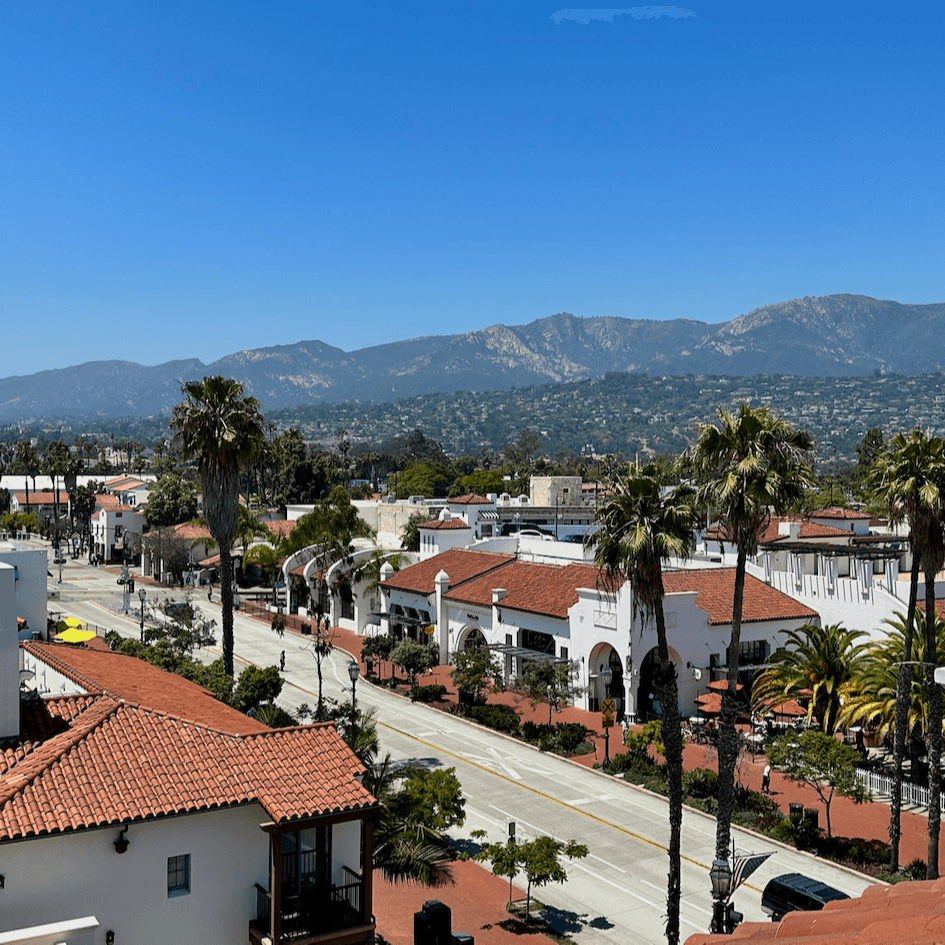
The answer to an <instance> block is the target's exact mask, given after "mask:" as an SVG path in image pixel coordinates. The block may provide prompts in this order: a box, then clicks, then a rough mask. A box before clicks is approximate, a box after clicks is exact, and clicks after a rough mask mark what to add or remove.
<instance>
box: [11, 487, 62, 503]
mask: <svg viewBox="0 0 945 945" xmlns="http://www.w3.org/2000/svg"><path fill="white" fill-rule="evenodd" d="M13 495H14V496H16V501H17V502H18V503H19V504H20V505H26V492H14V493H13ZM55 502H56V493H55V492H33V491H32V490H30V495H29V504H30V505H54V504H55ZM59 504H60V505H68V504H69V493H68V492H66V490H65V489H60V490H59Z"/></svg>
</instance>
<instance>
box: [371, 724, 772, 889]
mask: <svg viewBox="0 0 945 945" xmlns="http://www.w3.org/2000/svg"><path fill="white" fill-rule="evenodd" d="M374 721H375V723H376V724H378V725H382V726H384V728H386V729H389V730H390V731H392V732H396V733H397V734H398V735H402V736H403V737H404V738H409V739H411V740H413V741H415V742H419V743H420V744H421V745H425V746H426V747H427V748H432V749H433V750H434V751H439V752H442V753H443V754H444V755H449V757H450V758H455V759H456V760H457V761H460V762H462V763H463V764H467V765H470V766H471V767H473V768H478V769H479V770H480V771H483V772H485V773H486V774H491V775H492V776H493V777H496V778H499V779H500V780H502V781H507V782H508V783H509V784H514V785H515V786H516V787H520V788H524V789H525V790H526V791H530V792H531V793H532V794H536V795H537V796H538V797H543V798H545V800H548V801H551V802H552V803H554V804H557V805H558V806H559V807H564V808H565V809H566V810H569V811H572V812H573V813H575V814H580V815H581V816H582V817H586V818H587V819H588V820H593V821H595V822H596V823H599V824H601V825H602V826H604V827H610V828H611V829H612V830H617V831H619V832H620V833H622V834H624V835H625V836H627V837H630V838H632V839H633V840H637V841H638V842H640V843H645V844H646V845H647V846H651V847H653V848H654V849H656V850H662V851H663V852H664V853H669V847H667V846H664V845H663V844H662V843H659V842H657V841H656V840H650V838H649V837H644V836H642V835H641V834H638V833H635V832H634V831H632V830H628V829H627V828H626V827H621V826H620V825H619V824H615V823H612V822H611V821H609V820H605V819H604V818H603V817H598V816H597V814H592V813H590V812H589V811H586V810H582V809H581V808H580V807H575V806H574V805H573V804H569V803H568V802H567V801H562V800H561V798H559V797H555V796H554V795H553V794H548V793H547V792H545V791H540V790H539V789H538V788H535V787H532V786H531V785H530V784H526V783H525V782H524V781H516V780H515V778H510V777H509V776H508V775H506V774H501V773H500V772H498V771H495V770H493V769H492V768H489V767H487V766H486V765H482V764H479V762H477V761H470V760H469V759H468V758H464V757H463V756H462V755H459V754H457V753H456V752H453V751H450V750H449V749H448V748H444V747H443V746H442V745H436V744H434V743H433V742H429V741H427V740H426V739H424V738H418V737H417V736H416V735H411V734H410V733H409V732H405V731H403V730H402V729H399V728H397V727H396V726H394V725H389V724H388V723H387V722H381V721H380V720H378V719H375V720H374ZM679 858H680V860H684V861H685V862H686V863H689V864H690V865H691V866H696V867H698V868H699V869H703V870H705V871H706V872H707V873H708V872H709V870H710V868H711V867H709V866H707V865H706V864H705V863H703V862H702V861H701V860H697V859H694V858H693V857H691V856H686V854H685V853H680V854H679ZM741 885H742V886H744V887H746V888H747V889H753V890H754V891H755V892H757V893H760V892H761V890H760V889H759V888H757V887H756V886H752V885H751V884H750V883H742V884H741Z"/></svg>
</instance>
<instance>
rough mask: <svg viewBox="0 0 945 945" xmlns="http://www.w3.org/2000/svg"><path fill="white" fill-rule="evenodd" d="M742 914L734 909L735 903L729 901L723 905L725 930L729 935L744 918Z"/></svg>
mask: <svg viewBox="0 0 945 945" xmlns="http://www.w3.org/2000/svg"><path fill="white" fill-rule="evenodd" d="M744 918H745V917H744V916H743V915H742V914H741V913H740V912H737V911H736V910H735V903H734V902H729V903H727V904H726V906H725V931H726V933H728V934H729V935H731V934H732V932H734V931H735V929H736V928H738V926H739V925H740V924H741V922H742V921H743V920H744Z"/></svg>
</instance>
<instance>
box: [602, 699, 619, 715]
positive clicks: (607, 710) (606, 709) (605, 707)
mask: <svg viewBox="0 0 945 945" xmlns="http://www.w3.org/2000/svg"><path fill="white" fill-rule="evenodd" d="M600 710H601V712H603V713H604V715H614V714H616V712H617V703H616V702H614V700H613V699H605V700H604V701H603V702H602V703H601V706H600Z"/></svg>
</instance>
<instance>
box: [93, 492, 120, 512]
mask: <svg viewBox="0 0 945 945" xmlns="http://www.w3.org/2000/svg"><path fill="white" fill-rule="evenodd" d="M106 505H107V506H108V507H109V508H114V507H115V506H116V505H118V496H117V495H108V494H100V495H97V496H96V497H95V508H97V509H100V508H103V507H104V506H106Z"/></svg>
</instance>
